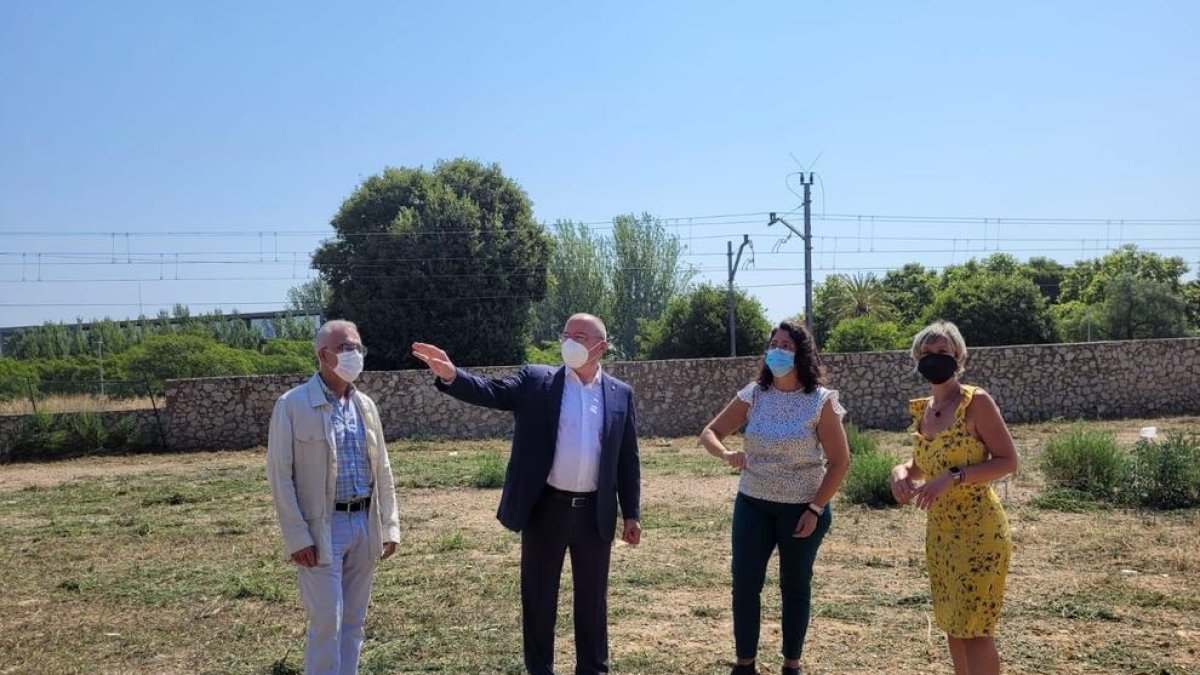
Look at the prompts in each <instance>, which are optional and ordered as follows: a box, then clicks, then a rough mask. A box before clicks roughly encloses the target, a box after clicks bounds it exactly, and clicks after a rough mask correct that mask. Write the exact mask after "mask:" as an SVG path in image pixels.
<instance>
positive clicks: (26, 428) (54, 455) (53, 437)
mask: <svg viewBox="0 0 1200 675" xmlns="http://www.w3.org/2000/svg"><path fill="white" fill-rule="evenodd" d="M5 440H6V441H7V445H3V444H0V463H3V462H24V461H44V460H51V459H64V458H67V457H79V456H81V455H90V454H96V453H128V452H141V451H145V450H149V449H153V448H154V447H156V440H157V438H156V436H155V435H154V434H153V433H151V430H149V429H145V428H139V424H138V420H137V418H136V417H135V416H133V415H127V416H125V417H123V418H121V419H119V420H117V422H116V423H115V424H113V427H112V429H111V430H110V429H109V428H108V426H107V425H106V424H105V422H104V420H103V418H101V417H100V416H99V415H97V414H95V413H92V412H82V413H63V414H59V415H51V414H49V413H46V412H38V413H34V414H32V415H29V416H28V417H26V419H25V420H24V423H23V424H21V425H20V426H19V427H17V428H16V429H15V430H14V431H13V433H12V434H11V435H10V437H9V438H7V439H5Z"/></svg>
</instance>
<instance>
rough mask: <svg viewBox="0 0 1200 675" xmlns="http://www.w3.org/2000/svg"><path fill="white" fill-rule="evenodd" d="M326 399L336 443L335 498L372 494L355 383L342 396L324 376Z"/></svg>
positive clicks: (362, 497) (368, 461)
mask: <svg viewBox="0 0 1200 675" xmlns="http://www.w3.org/2000/svg"><path fill="white" fill-rule="evenodd" d="M321 389H322V390H323V391H324V392H325V400H326V401H329V405H331V406H333V439H334V441H335V442H336V443H337V463H338V473H337V486H336V488H335V489H334V495H333V499H334V501H338V502H354V501H358V500H360V499H366V498H367V497H370V496H371V463H370V460H368V459H367V434H366V431H365V430H364V429H363V425H362V417H361V416H360V415H359V414H358V406H356V405H354V387H353V386H352V385H351V386H350V387H348V388H347V389H346V397H345V398H339V397H338V395H337V394H336V393H334V391H333V390H332V389H330V388H329V387H327V386H326V385H325V380H321Z"/></svg>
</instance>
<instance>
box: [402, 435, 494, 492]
mask: <svg viewBox="0 0 1200 675" xmlns="http://www.w3.org/2000/svg"><path fill="white" fill-rule="evenodd" d="M445 447H453V446H449V444H446V445H444V446H442V447H441V448H439V449H436V450H421V451H405V450H401V451H397V450H393V451H392V453H391V458H392V473H393V474H394V475H395V477H396V488H397V489H403V488H464V487H481V488H483V487H499V486H500V485H502V484H503V483H504V469H505V462H506V460H507V455H503V454H501V453H500V452H499V451H497V450H496V449H495V448H494V447H487V446H483V447H480V444H474V445H471V444H466V445H464V446H463V447H462V449H454V450H446V449H444V448H445Z"/></svg>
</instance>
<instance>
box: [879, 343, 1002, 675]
mask: <svg viewBox="0 0 1200 675" xmlns="http://www.w3.org/2000/svg"><path fill="white" fill-rule="evenodd" d="M912 357H913V360H914V361H916V362H917V371H918V372H920V373H921V375H922V376H924V377H925V379H926V380H928V381H929V383H930V385H932V390H931V392H930V393H931V395H930V396H929V397H928V398H920V399H916V400H914V401H912V403H911V405H910V411H911V412H912V416H913V426H912V432H913V443H914V447H913V458H912V459H911V460H909V461H908V462H905V463H904V464H900V465H898V466H896V467H895V468H894V469H892V493H893V494H894V495H895V497H896V501H898V502H899V503H901V504H908V503H910V502H915V503H916V505H917V506H919V507H920V508H922V509H924V510H925V511H926V512H927V513H928V520H927V525H926V529H925V561H926V564H927V565H928V568H929V585H930V591H931V596H932V598H933V613H934V617H935V619H936V620H937V624H938V627H939V628H941V629H942V630H943V631H945V632H946V636H947V642H948V643H949V647H950V658H951V659H952V660H953V661H954V672H955V673H956V674H957V675H993V674H996V673H999V672H1000V655H999V653H998V652H997V651H996V642H995V634H996V621H997V620H998V619H999V618H1000V607H1001V605H1002V604H1003V602H1004V579H1005V576H1006V575H1007V573H1008V557H1009V552H1010V549H1011V543H1010V541H1009V535H1008V519H1007V518H1006V517H1005V515H1004V507H1002V506H1001V505H1000V499H999V498H998V497H997V496H996V493H995V491H993V490H992V488H991V486H990V483H991V482H992V481H994V480H997V479H999V478H1002V477H1004V476H1007V475H1009V474H1011V473H1013V471H1015V470H1016V468H1017V452H1016V449H1015V448H1014V447H1013V441H1012V436H1011V435H1009V433H1008V427H1007V426H1006V425H1005V424H1004V417H1003V416H1002V415H1001V414H1000V409H999V408H998V407H997V406H996V402H995V401H994V400H992V397H991V396H989V395H988V394H987V392H985V391H984V390H982V389H980V388H978V387H973V386H970V385H964V384H960V383H959V381H958V378H959V377H960V376H961V375H962V373H963V366H965V365H966V362H967V345H966V342H965V341H964V340H963V337H962V334H961V333H960V332H959V331H958V328H957V327H956V326H955V325H954V324H952V323H949V322H945V321H938V322H936V323H933V324H931V325H929V326H926V327H925V328H924V329H923V330H921V332H919V333H917V336H916V337H915V338H913V343H912ZM922 480H923V481H924V483H923V484H921V485H920V486H917V485H915V484H914V481H922Z"/></svg>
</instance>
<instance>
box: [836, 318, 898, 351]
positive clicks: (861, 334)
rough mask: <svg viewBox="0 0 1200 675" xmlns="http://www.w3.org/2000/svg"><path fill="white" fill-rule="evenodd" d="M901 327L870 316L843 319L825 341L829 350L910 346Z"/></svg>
mask: <svg viewBox="0 0 1200 675" xmlns="http://www.w3.org/2000/svg"><path fill="white" fill-rule="evenodd" d="M907 342H908V341H907V340H906V339H905V336H904V334H903V333H902V332H901V330H900V327H899V326H897V325H896V324H894V323H892V322H891V321H878V320H876V319H873V318H871V317H869V316H856V317H853V318H850V319H843V320H841V321H839V322H838V323H837V325H836V326H834V327H833V330H832V331H830V333H829V339H828V340H826V341H825V351H828V352H884V351H888V350H893V349H904V348H905V347H906V346H908V345H907V344H906V343H907Z"/></svg>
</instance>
